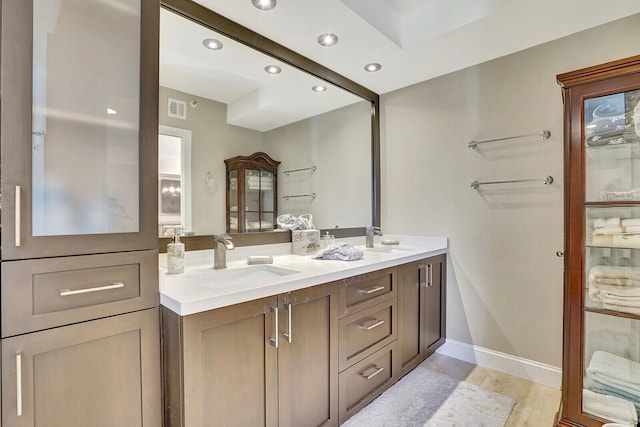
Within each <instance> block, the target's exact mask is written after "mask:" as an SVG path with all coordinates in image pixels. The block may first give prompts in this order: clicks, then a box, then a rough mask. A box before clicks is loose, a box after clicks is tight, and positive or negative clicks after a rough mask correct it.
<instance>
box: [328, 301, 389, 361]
mask: <svg viewBox="0 0 640 427" xmlns="http://www.w3.org/2000/svg"><path fill="white" fill-rule="evenodd" d="M396 323H397V314H396V299H395V298H394V299H392V300H388V301H386V302H383V303H382V304H378V305H375V306H373V307H370V308H368V309H366V310H363V311H360V312H358V313H355V314H352V315H351V316H348V317H344V318H342V319H340V323H339V328H340V330H339V339H340V344H339V355H340V361H339V365H340V366H339V367H340V370H341V371H342V370H344V369H346V368H347V367H349V366H350V365H352V364H353V363H355V362H357V361H358V360H361V359H363V358H364V357H366V356H368V355H370V354H371V353H373V352H375V351H376V350H378V349H380V348H382V347H383V346H385V345H387V344H389V343H390V342H391V341H393V340H395V339H396V335H397V333H396V329H397V327H396Z"/></svg>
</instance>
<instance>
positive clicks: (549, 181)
mask: <svg viewBox="0 0 640 427" xmlns="http://www.w3.org/2000/svg"><path fill="white" fill-rule="evenodd" d="M517 182H541V183H543V184H544V185H551V184H553V177H552V176H549V175H547V176H545V177H542V178H528V179H509V180H505V181H484V182H479V181H473V182H472V183H471V188H473V189H474V190H477V189H478V188H479V187H480V186H481V185H493V184H512V183H517Z"/></svg>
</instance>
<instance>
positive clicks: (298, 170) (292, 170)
mask: <svg viewBox="0 0 640 427" xmlns="http://www.w3.org/2000/svg"><path fill="white" fill-rule="evenodd" d="M317 170H318V167H317V166H316V165H313V166H311V167H310V168H302V169H291V170H288V171H282V173H284V174H287V175H289V174H290V173H291V172H302V171H311V172H315V171H317Z"/></svg>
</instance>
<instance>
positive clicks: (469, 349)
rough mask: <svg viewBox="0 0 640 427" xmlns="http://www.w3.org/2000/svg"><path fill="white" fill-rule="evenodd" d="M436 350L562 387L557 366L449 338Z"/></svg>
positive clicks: (507, 372) (557, 387) (527, 378)
mask: <svg viewBox="0 0 640 427" xmlns="http://www.w3.org/2000/svg"><path fill="white" fill-rule="evenodd" d="M436 352H437V353H440V354H443V355H445V356H449V357H453V358H455V359H460V360H464V361H465V362H469V363H473V364H475V365H478V366H482V367H485V368H489V369H494V370H496V371H500V372H504V373H506V374H509V375H513V376H516V377H520V378H524V379H525V380H529V381H532V382H534V383H538V384H542V385H545V386H547V387H553V388H555V389H558V390H560V388H561V384H562V369H560V368H557V367H555V366H551V365H547V364H544V363H540V362H535V361H533V360H529V359H523V358H522V357H517V356H512V355H510V354H507V353H501V352H499V351H494V350H490V349H488V348H484V347H479V346H476V345H471V344H467V343H463V342H460V341H456V340H451V339H447V341H446V342H445V343H444V344H443V345H442V347H440V348H439V349H438V350H436Z"/></svg>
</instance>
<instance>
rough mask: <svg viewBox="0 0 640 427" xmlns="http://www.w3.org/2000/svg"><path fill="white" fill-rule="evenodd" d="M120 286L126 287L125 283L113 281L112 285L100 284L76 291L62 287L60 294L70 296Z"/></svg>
mask: <svg viewBox="0 0 640 427" xmlns="http://www.w3.org/2000/svg"><path fill="white" fill-rule="evenodd" d="M119 288H124V283H122V282H113V283H112V284H110V285H105V286H98V287H95V288H86V289H76V290H75V291H72V290H71V289H60V296H61V297H68V296H70V295H79V294H88V293H90V292H100V291H108V290H109V289H119Z"/></svg>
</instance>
